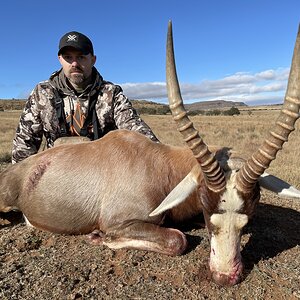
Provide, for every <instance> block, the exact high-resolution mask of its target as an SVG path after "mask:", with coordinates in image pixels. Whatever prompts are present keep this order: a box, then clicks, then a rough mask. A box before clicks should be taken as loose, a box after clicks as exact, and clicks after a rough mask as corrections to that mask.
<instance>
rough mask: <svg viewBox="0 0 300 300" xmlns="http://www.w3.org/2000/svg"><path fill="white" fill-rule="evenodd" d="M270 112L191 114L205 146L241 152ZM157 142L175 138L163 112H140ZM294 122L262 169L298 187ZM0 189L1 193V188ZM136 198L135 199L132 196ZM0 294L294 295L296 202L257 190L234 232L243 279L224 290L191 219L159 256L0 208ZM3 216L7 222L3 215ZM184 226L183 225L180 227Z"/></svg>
mask: <svg viewBox="0 0 300 300" xmlns="http://www.w3.org/2000/svg"><path fill="white" fill-rule="evenodd" d="M19 114H20V111H4V112H1V111H0V164H1V161H2V166H1V167H2V168H5V167H6V165H7V163H3V161H4V162H5V161H7V160H8V159H9V156H10V149H11V141H12V138H13V136H14V131H15V127H16V125H17V122H18V118H19ZM277 114H278V110H276V109H274V110H270V109H252V110H251V114H249V113H248V111H247V110H245V111H241V115H239V116H234V117H232V116H195V117H192V120H193V121H194V125H195V127H196V128H197V129H198V130H199V132H200V134H201V135H202V137H203V138H204V140H205V142H206V143H208V144H209V145H211V146H213V147H221V146H227V147H230V148H232V150H233V154H234V155H241V156H242V157H244V158H247V157H249V156H250V155H251V154H252V152H253V151H254V150H255V149H256V148H257V147H258V146H259V145H260V144H261V143H262V141H263V139H264V138H265V137H266V135H267V133H268V130H269V129H271V128H272V126H273V125H274V122H275V119H276V117H277ZM143 119H144V120H145V121H146V122H147V123H148V124H149V125H150V127H151V128H152V129H153V131H154V132H155V134H156V135H157V137H158V138H159V139H160V140H161V142H163V143H168V144H173V145H183V142H182V140H181V136H180V134H179V133H178V132H177V131H176V128H175V124H174V122H173V120H172V117H171V116H170V115H165V116H159V115H156V116H153V115H144V116H143ZM299 145H300V122H298V123H297V127H296V130H295V131H294V132H293V133H292V134H291V135H290V138H289V142H288V143H287V144H286V145H285V146H284V150H283V151H281V152H280V153H279V154H278V155H277V159H276V160H275V161H273V162H272V163H271V166H270V168H269V169H268V172H269V173H272V174H274V175H276V176H278V177H281V178H282V179H284V180H286V181H288V182H290V183H292V184H293V185H295V186H296V187H297V188H299V189H300V147H299ZM0 192H1V191H0ZM141 201H142V199H141ZM1 217H2V218H3V220H2V226H1V223H0V299H251V300H252V299H278V300H279V299H280V300H281V299H300V231H299V228H300V200H298V201H297V200H291V199H280V198H279V197H277V196H275V195H272V194H271V193H269V192H266V191H263V194H262V199H261V203H260V205H259V207H258V210H257V213H256V215H255V217H254V219H253V221H252V222H250V223H249V225H247V227H246V230H245V232H244V234H243V237H242V247H243V251H242V255H243V257H244V261H245V267H246V270H245V279H244V281H243V282H241V283H240V284H239V285H237V286H234V287H230V288H226V287H219V286H217V285H215V284H214V283H212V282H211V281H210V279H209V274H208V272H207V263H208V261H207V260H208V255H209V241H208V235H207V233H206V230H205V229H204V228H202V227H199V226H193V228H186V230H185V232H186V234H187V237H188V241H189V243H190V247H189V249H188V251H187V253H186V254H184V255H183V256H180V257H166V256H163V255H159V254H156V253H150V252H145V251H135V250H116V251H113V250H110V249H107V248H105V247H102V246H100V247H99V246H91V245H89V244H87V243H86V241H85V238H84V237H78V236H63V235H56V234H52V233H47V232H41V231H38V230H34V229H30V228H27V227H26V226H25V225H24V223H22V222H21V223H20V222H19V221H20V220H21V216H20V215H19V214H17V213H15V214H10V215H9V216H8V215H4V214H0V222H1ZM4 218H7V219H8V220H10V221H11V222H12V223H15V224H14V225H12V224H7V222H5V221H4ZM189 227H191V226H189Z"/></svg>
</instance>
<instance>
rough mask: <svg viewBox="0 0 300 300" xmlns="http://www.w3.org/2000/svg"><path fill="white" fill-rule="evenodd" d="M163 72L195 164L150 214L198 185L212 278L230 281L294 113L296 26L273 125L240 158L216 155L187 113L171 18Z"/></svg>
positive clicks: (299, 45) (299, 57)
mask: <svg viewBox="0 0 300 300" xmlns="http://www.w3.org/2000/svg"><path fill="white" fill-rule="evenodd" d="M166 73H167V90H168V98H169V105H170V109H171V112H172V114H173V118H174V120H175V122H176V123H177V126H178V130H179V131H180V132H181V134H182V136H183V138H184V140H185V142H186V143H187V145H188V147H189V148H190V149H191V151H192V152H193V155H194V156H195V158H196V159H197V161H198V163H199V166H197V167H196V168H194V169H193V170H192V171H191V172H190V173H189V174H188V175H187V177H186V178H185V179H184V180H183V181H182V182H181V183H179V184H178V185H177V187H176V188H175V189H174V190H173V191H172V192H171V193H170V194H169V196H168V197H167V198H166V199H165V200H164V201H163V202H162V204H161V205H160V206H159V207H158V208H157V209H156V210H155V211H154V212H153V213H152V215H154V214H158V213H161V212H162V211H165V210H167V209H170V208H172V207H174V206H176V205H178V204H179V203H181V202H183V201H184V200H185V199H186V198H187V195H189V194H190V193H191V192H192V191H194V190H195V189H198V195H199V196H198V197H199V201H201V203H202V207H203V214H204V217H205V222H206V226H207V228H208V232H209V237H210V243H211V245H210V246H211V249H210V262H209V265H210V271H211V274H212V278H213V280H214V281H215V282H216V283H218V284H221V285H233V284H236V283H238V282H239V281H240V280H241V276H242V270H243V264H242V260H241V254H240V240H241V231H242V229H243V227H244V226H245V225H246V224H247V222H248V219H249V217H251V215H252V214H253V212H254V210H255V207H256V204H257V203H258V200H259V198H260V182H261V179H262V178H263V179H265V178H266V173H264V172H265V170H266V169H267V168H268V167H269V165H270V163H271V161H272V160H274V159H275V157H276V154H277V152H278V151H279V150H280V149H281V148H282V145H283V144H284V143H285V142H286V141H287V140H288V136H289V134H290V132H291V131H292V130H294V124H295V122H296V120H297V119H298V117H299V105H300V87H299V83H300V31H299V33H298V37H297V40H296V45H295V49H294V56H293V61H292V66H291V70H290V75H289V81H288V88H287V91H286V96H285V101H284V105H283V108H282V110H281V112H280V115H279V117H278V119H277V121H276V124H275V126H274V129H273V130H272V131H271V132H270V133H269V136H268V137H267V138H266V139H265V141H264V142H263V144H262V145H261V146H260V147H259V148H258V150H257V151H256V152H254V154H253V155H252V156H251V158H250V159H249V160H248V161H246V162H245V161H242V160H241V159H237V160H234V159H228V161H226V162H225V163H224V162H221V161H219V160H218V159H217V157H216V155H214V154H212V153H211V152H210V151H209V149H208V147H207V145H206V144H205V143H204V141H203V140H202V138H201V137H200V135H199V133H198V131H197V130H196V129H195V128H194V127H193V123H192V122H191V121H190V119H189V118H188V116H187V113H186V110H185V108H184V106H183V101H182V97H181V93H180V87H179V83H178V78H177V74H176V66H175V59H174V49H173V36H172V24H171V22H169V27H168V39H167V65H166ZM200 173H202V176H201V177H200V176H199V174H200ZM199 178H202V180H201V181H200V180H199ZM203 178H204V182H203ZM276 180H277V183H278V182H279V183H281V182H282V181H281V180H280V179H277V178H276ZM276 180H275V181H276ZM265 181H266V180H264V181H263V182H265ZM266 185H267V184H266ZM296 197H298V198H299V191H296Z"/></svg>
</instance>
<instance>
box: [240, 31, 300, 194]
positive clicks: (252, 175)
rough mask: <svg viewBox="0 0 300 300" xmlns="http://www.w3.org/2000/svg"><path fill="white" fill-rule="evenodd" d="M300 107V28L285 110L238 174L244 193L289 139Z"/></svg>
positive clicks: (241, 189) (283, 109) (251, 186)
mask: <svg viewBox="0 0 300 300" xmlns="http://www.w3.org/2000/svg"><path fill="white" fill-rule="evenodd" d="M299 107H300V26H299V28H298V35H297V39H296V43H295V48H294V54H293V59H292V66H291V70H290V74H289V79H288V86H287V90H286V94H285V99H284V104H283V107H282V110H281V112H280V114H279V116H278V118H277V120H276V122H275V126H274V129H273V130H271V131H270V133H269V136H268V137H267V138H266V140H265V141H264V142H263V144H262V145H261V147H259V148H258V150H257V151H256V152H255V153H254V154H253V155H252V156H251V158H250V159H249V160H248V161H247V162H246V163H245V165H244V166H243V167H242V168H241V170H240V171H239V174H238V177H237V188H238V189H239V190H240V191H241V192H244V193H247V192H250V191H251V190H252V189H253V186H254V185H255V183H256V182H257V180H258V179H259V177H260V176H261V175H262V174H263V173H264V171H265V170H266V169H267V168H268V167H269V165H270V163H271V161H272V160H274V159H275V158H276V154H277V152H278V151H279V150H281V149H282V146H283V144H284V143H285V142H287V140H288V136H289V134H290V133H291V132H292V131H293V130H294V129H295V127H294V125H295V122H296V121H297V119H298V118H299Z"/></svg>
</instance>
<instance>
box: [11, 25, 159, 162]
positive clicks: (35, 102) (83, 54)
mask: <svg viewBox="0 0 300 300" xmlns="http://www.w3.org/2000/svg"><path fill="white" fill-rule="evenodd" d="M58 59H59V62H60V64H61V66H62V68H61V69H60V70H59V71H57V72H54V73H53V74H52V75H51V77H50V79H49V80H47V81H44V82H41V83H39V84H37V86H36V87H35V89H34V90H33V91H32V92H31V94H30V96H29V98H28V100H27V103H26V105H25V108H24V111H23V113H22V114H21V117H20V122H19V125H18V127H17V130H16V135H15V138H14V140H13V149H12V163H17V162H19V161H21V160H23V159H25V158H26V157H28V156H30V155H33V154H35V153H37V152H38V150H39V148H40V146H41V142H42V138H43V136H44V137H45V140H46V146H47V148H50V147H53V145H54V141H55V140H56V139H57V138H58V137H61V136H76V135H81V136H87V137H89V138H90V139H91V140H94V139H98V138H101V137H102V136H103V135H105V134H106V133H107V132H109V131H111V130H114V129H122V128H124V129H129V130H135V131H139V132H141V133H142V134H144V135H146V136H147V137H148V138H150V139H151V140H153V141H156V142H158V140H157V138H156V137H155V135H154V133H153V132H152V131H151V129H150V128H149V126H147V124H146V123H145V122H144V121H143V120H142V119H141V118H140V117H139V116H138V114H137V113H136V111H135V110H134V108H133V107H132V104H131V103H130V101H129V100H128V98H127V97H126V96H125V95H124V94H123V91H122V88H121V87H120V86H118V85H114V84H113V83H111V82H107V81H105V80H103V78H102V76H101V75H100V74H99V72H98V71H97V69H96V68H95V67H94V64H95V62H96V56H95V55H94V50H93V45H92V42H91V41H90V39H89V38H88V37H87V36H85V35H83V34H82V33H79V32H76V31H72V32H69V33H66V34H65V35H64V36H63V37H62V38H61V39H60V42H59V51H58Z"/></svg>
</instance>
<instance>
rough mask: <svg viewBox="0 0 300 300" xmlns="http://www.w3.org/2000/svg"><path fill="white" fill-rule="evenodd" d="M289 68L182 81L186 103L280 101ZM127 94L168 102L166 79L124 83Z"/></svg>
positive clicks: (138, 97) (137, 97)
mask: <svg viewBox="0 0 300 300" xmlns="http://www.w3.org/2000/svg"><path fill="white" fill-rule="evenodd" d="M288 74H289V69H287V68H279V69H275V70H265V71H261V72H258V73H250V72H237V73H235V74H233V75H229V76H226V77H224V78H220V79H217V80H203V81H201V82H199V83H181V84H180V87H181V93H182V97H183V99H184V101H185V102H186V103H191V102H194V101H205V100H215V99H223V100H232V101H243V102H245V103H247V104H249V105H251V104H252V103H253V104H259V103H260V104H267V103H280V102H282V101H283V97H284V94H285V89H286V85H287V79H288ZM121 86H122V87H123V90H124V93H125V94H126V95H127V96H128V97H129V98H130V99H145V100H153V101H160V102H166V99H167V93H166V85H165V83H164V82H148V83H147V82H146V83H124V84H121Z"/></svg>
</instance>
